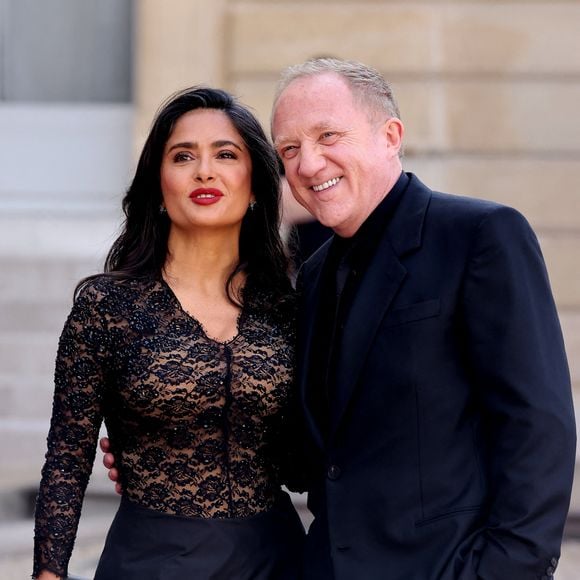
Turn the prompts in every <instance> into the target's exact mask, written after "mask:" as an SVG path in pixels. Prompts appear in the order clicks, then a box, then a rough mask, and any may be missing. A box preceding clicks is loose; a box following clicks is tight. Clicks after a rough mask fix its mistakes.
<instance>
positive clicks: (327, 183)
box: [312, 177, 342, 193]
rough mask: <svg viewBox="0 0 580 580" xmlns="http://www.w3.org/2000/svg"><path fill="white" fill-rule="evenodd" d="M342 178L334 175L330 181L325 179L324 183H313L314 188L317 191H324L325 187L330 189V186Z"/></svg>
mask: <svg viewBox="0 0 580 580" xmlns="http://www.w3.org/2000/svg"><path fill="white" fill-rule="evenodd" d="M341 179H342V177H334V178H333V179H329V180H328V181H325V182H324V183H321V184H320V185H313V186H312V189H313V190H314V191H316V192H317V193H318V192H320V191H324V190H325V189H328V188H329V187H332V186H333V185H336V184H337V183H338V182H339V181H340V180H341Z"/></svg>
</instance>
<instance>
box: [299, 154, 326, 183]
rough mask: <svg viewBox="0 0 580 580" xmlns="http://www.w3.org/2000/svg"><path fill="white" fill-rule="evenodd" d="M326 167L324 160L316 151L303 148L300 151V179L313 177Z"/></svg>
mask: <svg viewBox="0 0 580 580" xmlns="http://www.w3.org/2000/svg"><path fill="white" fill-rule="evenodd" d="M325 165H326V159H325V158H324V156H323V155H321V154H320V152H318V151H317V150H316V149H308V148H305V147H303V148H302V149H301V151H300V162H299V165H298V173H299V175H300V176H301V177H314V176H315V175H316V174H317V173H318V172H319V171H320V170H321V169H323V168H324V166H325Z"/></svg>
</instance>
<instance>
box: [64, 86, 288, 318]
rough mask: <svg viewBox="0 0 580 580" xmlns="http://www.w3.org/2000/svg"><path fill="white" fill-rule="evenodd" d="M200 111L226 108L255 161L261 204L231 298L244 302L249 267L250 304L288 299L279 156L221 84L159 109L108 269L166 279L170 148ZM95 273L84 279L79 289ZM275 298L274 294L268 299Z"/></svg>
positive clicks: (246, 221)
mask: <svg viewBox="0 0 580 580" xmlns="http://www.w3.org/2000/svg"><path fill="white" fill-rule="evenodd" d="M195 109H215V110H219V111H223V112H224V114H226V115H227V116H228V118H229V119H230V121H231V122H232V124H233V125H234V127H235V128H236V130H237V131H238V132H239V134H240V136H241V137H242V139H243V140H244V143H245V144H246V146H247V148H248V151H249V154H250V157H251V159H252V192H253V194H254V197H255V199H256V204H255V206H254V208H253V210H249V211H248V212H247V213H246V215H245V216H244V218H243V221H242V227H241V232H240V248H239V263H238V264H237V265H236V267H235V269H234V270H233V271H232V273H231V274H230V276H229V278H228V280H227V284H226V291H227V295H228V297H229V299H230V300H231V301H232V302H234V303H236V304H238V305H239V304H241V301H242V297H241V296H239V295H237V294H236V293H235V292H234V288H233V285H232V281H233V278H234V276H235V275H236V274H237V273H238V272H244V273H245V274H246V288H245V290H244V291H243V295H244V302H246V303H247V304H248V305H251V303H252V302H253V301H254V300H259V301H260V304H255V306H257V307H259V308H268V307H269V306H274V304H276V303H284V302H286V300H287V299H288V298H289V297H290V295H291V291H292V290H291V285H290V281H289V277H288V258H287V256H286V254H285V252H284V246H283V243H282V240H281V238H280V211H279V204H280V173H279V166H278V161H277V157H276V153H275V152H274V149H273V148H272V146H271V145H270V143H269V142H268V139H267V137H266V135H265V133H264V130H263V129H262V127H261V125H260V123H259V121H258V120H257V119H256V118H255V116H254V115H253V114H252V113H251V112H250V111H249V110H248V109H247V108H246V107H244V106H243V105H241V104H240V103H239V102H238V101H237V100H236V99H235V98H234V97H233V96H232V95H230V94H229V93H227V92H225V91H223V90H220V89H212V88H208V87H202V86H196V87H191V88H188V89H185V90H182V91H179V92H178V93H176V94H174V95H172V96H171V97H170V98H169V99H168V100H167V101H166V102H165V103H164V104H163V105H162V106H161V108H160V109H159V111H158V112H157V115H156V116H155V119H154V121H153V125H152V127H151V131H150V132H149V136H148V137H147V140H146V141H145V145H144V147H143V151H142V152H141V156H140V158H139V162H138V164H137V169H136V172H135V177H134V178H133V182H132V183H131V186H130V187H129V189H128V190H127V193H126V194H125V197H124V198H123V212H124V214H125V221H124V224H123V228H122V231H121V234H120V235H119V237H118V238H117V239H116V241H115V242H114V243H113V246H112V247H111V249H110V251H109V253H108V255H107V258H106V260H105V267H104V272H105V274H106V275H108V276H111V277H114V278H116V279H135V278H138V279H143V280H154V279H158V278H159V277H160V276H161V274H162V269H163V265H164V264H165V261H166V259H167V254H168V247H167V241H168V237H169V227H170V221H169V217H168V216H167V213H162V212H160V206H161V203H162V193H161V178H160V168H161V162H162V157H163V151H164V148H165V145H166V143H167V140H168V139H169V137H170V135H171V133H172V131H173V129H174V127H175V124H176V122H177V120H178V119H179V118H180V117H181V116H182V115H184V114H185V113H187V112H189V111H193V110H195ZM92 278H94V276H90V277H88V278H85V279H84V280H82V281H81V282H80V283H79V285H78V286H77V288H76V292H75V293H76V294H78V292H79V291H80V290H81V289H82V288H83V287H84V286H85V285H86V283H87V282H88V281H89V280H91V279H92ZM268 295H270V296H271V297H272V298H271V299H269V300H268V299H266V296H268ZM253 297H254V298H253ZM258 297H259V298H258ZM265 299H266V303H264V300H265ZM270 301H271V304H268V302H270Z"/></svg>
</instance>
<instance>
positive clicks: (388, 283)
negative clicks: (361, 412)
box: [331, 175, 431, 436]
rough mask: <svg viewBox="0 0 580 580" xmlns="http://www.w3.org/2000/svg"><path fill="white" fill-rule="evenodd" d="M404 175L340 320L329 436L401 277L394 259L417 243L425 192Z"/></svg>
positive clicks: (397, 260) (427, 196)
mask: <svg viewBox="0 0 580 580" xmlns="http://www.w3.org/2000/svg"><path fill="white" fill-rule="evenodd" d="M410 177H411V180H410V182H409V186H408V188H407V191H406V192H405V194H404V195H403V197H402V199H401V200H400V202H399V205H398V207H397V209H396V212H395V214H394V215H393V217H392V219H391V223H390V224H389V226H388V228H387V230H386V231H385V232H384V234H383V236H382V238H381V240H380V242H379V244H378V246H377V249H376V251H375V253H374V254H373V257H372V259H371V262H370V264H369V266H368V268H367V270H366V272H365V274H364V276H363V278H362V280H361V282H360V285H359V287H358V289H357V291H356V293H355V296H354V298H353V303H352V307H351V309H350V311H349V313H348V315H347V318H346V320H345V327H344V330H343V333H342V342H341V344H340V346H339V349H340V351H339V355H338V357H337V361H338V368H337V373H336V380H337V385H336V394H335V398H334V400H333V404H332V413H331V436H332V435H333V434H334V433H335V432H336V429H337V428H338V426H339V423H340V420H341V419H342V417H343V416H344V412H345V410H346V408H347V406H348V403H349V401H350V399H351V398H352V395H353V392H354V390H355V387H356V385H357V383H358V378H359V376H360V374H361V371H362V369H363V367H364V364H365V360H366V357H367V355H368V352H369V351H370V349H371V346H372V344H373V342H374V338H375V336H376V333H377V330H378V328H379V326H380V324H381V322H382V320H383V319H384V317H385V315H386V314H387V313H388V311H389V309H390V307H391V304H392V302H393V299H394V297H395V296H396V294H397V292H398V291H399V289H400V287H401V285H402V283H403V281H404V279H405V277H406V275H407V271H406V269H405V267H404V266H403V265H402V264H401V261H400V257H402V256H403V255H404V254H407V253H409V252H411V251H414V250H416V249H418V248H419V247H420V245H421V237H422V229H423V222H424V218H425V213H426V210H427V207H428V205H429V200H430V199H431V192H430V190H429V189H428V188H426V187H425V186H424V185H423V184H422V183H421V182H420V181H419V180H418V179H417V178H416V177H415V176H414V175H410Z"/></svg>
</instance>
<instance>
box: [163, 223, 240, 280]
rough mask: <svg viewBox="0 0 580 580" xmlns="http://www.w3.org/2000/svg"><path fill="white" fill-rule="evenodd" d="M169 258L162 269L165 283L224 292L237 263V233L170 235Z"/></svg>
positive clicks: (176, 233) (172, 233)
mask: <svg viewBox="0 0 580 580" xmlns="http://www.w3.org/2000/svg"><path fill="white" fill-rule="evenodd" d="M168 250H169V252H168V257H167V260H166V262H165V265H164V267H163V273H164V276H165V278H166V280H167V281H168V282H169V283H170V284H171V283H172V282H173V283H177V284H178V285H179V286H189V287H191V286H192V285H193V286H196V287H198V288H199V289H202V288H204V289H206V290H207V291H210V292H213V291H215V290H216V288H221V289H223V288H224V287H225V283H226V281H227V279H228V278H229V276H230V275H231V273H232V272H233V270H234V268H235V266H236V265H237V263H238V261H239V233H236V234H235V235H224V234H223V232H197V233H196V234H195V235H184V234H181V233H179V232H173V231H172V232H170V235H169V240H168Z"/></svg>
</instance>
